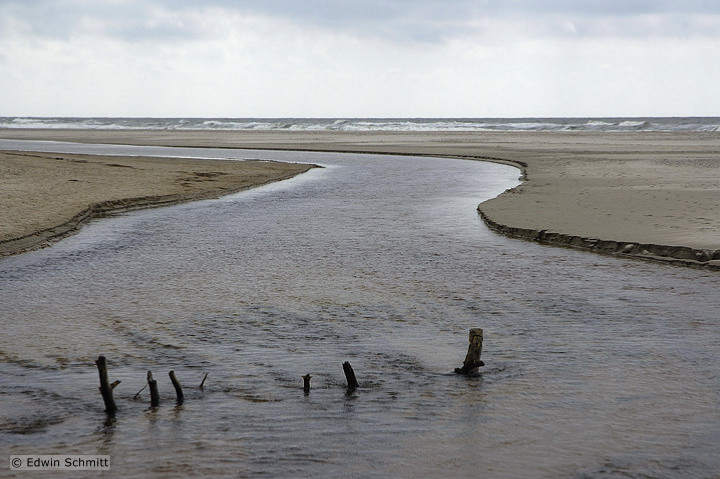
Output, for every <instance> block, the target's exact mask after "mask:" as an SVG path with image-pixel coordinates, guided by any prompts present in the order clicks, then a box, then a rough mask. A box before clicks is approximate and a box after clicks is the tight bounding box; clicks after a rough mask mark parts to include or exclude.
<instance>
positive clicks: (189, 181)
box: [0, 151, 312, 256]
mask: <svg viewBox="0 0 720 479" xmlns="http://www.w3.org/2000/svg"><path fill="white" fill-rule="evenodd" d="M311 167H312V166H310V165H301V164H292V163H279V162H264V161H243V162H237V161H221V160H217V161H213V160H187V159H168V158H136V157H103V156H92V155H68V154H47V153H17V152H1V151H0V191H2V196H0V256H3V255H8V254H15V253H20V252H23V251H28V250H31V249H36V248H38V247H42V246H44V245H46V244H48V243H49V242H52V241H55V240H57V239H59V238H62V237H64V236H67V235H68V234H71V233H73V232H74V231H76V230H77V229H78V228H79V227H80V226H81V225H82V224H84V223H85V222H87V221H89V220H91V219H93V218H97V217H100V216H104V215H107V214H110V213H114V212H118V211H123V210H130V209H138V208H147V207H153V206H162V205H169V204H175V203H180V202H184V201H192V200H199V199H207V198H216V197H219V196H223V195H227V194H230V193H234V192H237V191H240V190H242V189H245V188H250V187H253V186H258V185H261V184H265V183H268V182H271V181H277V180H282V179H286V178H289V177H291V176H293V175H296V174H298V173H302V172H304V171H307V170H308V169H310V168H311Z"/></svg>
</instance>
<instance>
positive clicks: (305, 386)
mask: <svg viewBox="0 0 720 479" xmlns="http://www.w3.org/2000/svg"><path fill="white" fill-rule="evenodd" d="M302 378H303V391H305V394H307V393H309V392H310V378H312V376H310V375H309V374H306V375H305V376H303V377H302Z"/></svg>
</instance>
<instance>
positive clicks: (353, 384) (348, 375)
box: [342, 361, 360, 389]
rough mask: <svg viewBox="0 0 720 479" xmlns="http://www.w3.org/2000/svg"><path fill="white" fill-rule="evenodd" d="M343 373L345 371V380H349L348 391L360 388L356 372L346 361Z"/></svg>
mask: <svg viewBox="0 0 720 479" xmlns="http://www.w3.org/2000/svg"><path fill="white" fill-rule="evenodd" d="M342 366H343V371H345V379H347V387H348V389H356V388H358V387H360V385H359V384H358V382H357V379H355V371H353V368H352V366H350V363H349V362H347V361H345V362H344V363H343V365H342Z"/></svg>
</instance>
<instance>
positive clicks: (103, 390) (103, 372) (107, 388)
mask: <svg viewBox="0 0 720 479" xmlns="http://www.w3.org/2000/svg"><path fill="white" fill-rule="evenodd" d="M95 364H96V365H97V368H98V375H99V376H100V394H102V398H103V401H104V402H105V412H106V413H107V414H108V415H110V416H113V415H114V414H115V413H116V412H117V406H116V405H115V399H114V398H113V389H115V386H117V385H118V384H120V381H115V382H113V383H112V384H110V381H109V380H108V373H107V361H106V360H105V356H100V357H98V358H97V360H96V361H95Z"/></svg>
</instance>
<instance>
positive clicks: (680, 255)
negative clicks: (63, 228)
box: [0, 130, 720, 269]
mask: <svg viewBox="0 0 720 479" xmlns="http://www.w3.org/2000/svg"><path fill="white" fill-rule="evenodd" d="M0 138H6V139H35V140H54V141H75V142H89V143H115V144H132V145H163V146H188V147H203V146H204V147H226V148H250V149H282V150H308V151H336V152H367V153H392V154H402V155H411V154H412V155H428V156H448V157H459V158H466V159H475V160H491V161H500V162H507V163H510V164H513V165H516V166H518V167H520V168H521V169H522V171H523V177H524V182H523V183H522V185H520V186H519V187H517V188H514V189H513V190H510V191H508V192H506V193H504V194H502V195H501V196H499V197H498V198H496V199H493V200H490V201H487V202H485V203H483V204H482V205H480V207H479V211H480V213H481V214H482V216H483V218H484V219H485V221H486V223H487V224H488V225H489V226H490V227H491V228H493V229H495V230H496V231H498V232H500V233H503V234H507V235H510V236H516V237H520V238H524V239H528V240H533V241H539V242H543V243H547V244H556V245H564V246H571V247H576V248H583V249H588V250H593V251H597V252H601V253H606V254H616V255H625V256H635V257H641V258H646V259H652V260H660V261H671V262H675V263H677V264H682V265H687V266H695V267H709V268H713V269H716V268H720V136H719V135H718V134H717V133H697V132H693V133H659V132H623V133H597V132H482V133H478V132H473V133H465V132H442V133H439V132H438V133H435V132H357V133H348V132H327V131H320V132H310V131H304V132H292V131H265V132H262V131H149V130H144V131H128V130H0ZM25 155H27V154H25ZM55 156H58V155H36V154H33V155H30V156H18V155H13V154H9V153H6V154H4V155H3V156H2V160H1V161H0V168H2V177H1V178H2V179H1V180H0V182H1V183H0V186H1V187H2V190H3V191H4V192H5V191H10V192H11V194H10V195H7V194H4V195H3V196H2V199H0V206H2V207H3V208H2V213H0V224H2V225H3V227H2V232H3V233H2V234H3V236H2V240H3V241H4V243H3V245H6V246H5V251H6V252H16V251H19V250H20V249H17V248H15V250H13V247H8V246H7V245H8V244H9V243H8V239H10V238H16V237H18V235H25V236H27V235H29V234H30V235H32V234H33V232H37V231H39V230H45V229H47V228H52V227H53V226H54V225H55V224H56V223H58V218H60V217H59V216H58V215H59V214H60V213H58V211H56V210H57V208H56V207H55V206H53V205H57V204H59V203H67V202H68V200H67V198H72V199H73V200H75V199H76V197H78V196H79V195H80V193H79V186H80V185H81V184H82V182H81V181H70V180H72V179H79V178H76V177H77V176H78V174H79V173H80V172H81V171H88V172H89V171H90V170H92V169H95V170H97V169H103V171H104V172H108V171H111V170H112V171H114V172H115V173H117V174H119V175H120V176H122V177H125V176H126V175H127V177H128V178H129V177H130V176H131V173H133V172H135V169H138V170H140V168H144V167H146V166H147V163H145V164H144V165H145V166H139V165H140V164H142V162H143V161H145V162H149V161H152V163H153V165H155V164H157V163H158V160H145V159H135V160H133V161H136V162H139V163H138V165H129V164H126V163H123V162H124V161H130V160H129V159H122V161H121V160H120V159H118V158H112V159H108V160H102V159H101V158H99V157H93V158H92V161H88V163H78V162H74V161H73V159H72V158H70V157H71V156H72V157H75V156H77V155H62V156H63V158H68V160H67V161H57V160H53V158H54V157H55ZM41 158H42V161H41V160H40V159H41ZM81 160H82V159H81ZM102 161H106V163H102ZM34 162H40V163H38V164H37V166H30V165H31V164H33V165H34V164H35V163H34ZM108 163H114V164H119V165H126V166H133V168H127V167H125V168H123V167H117V166H115V167H111V166H109V165H108ZM163 163H167V165H168V166H167V168H168V169H169V170H171V171H172V174H174V175H175V177H174V178H173V179H170V180H167V179H166V180H165V187H167V186H168V184H170V185H171V186H172V188H170V189H169V190H161V189H160V187H159V186H160V183H162V182H152V181H150V179H149V177H148V176H147V175H145V174H141V175H139V176H135V177H133V179H132V180H129V181H124V182H118V183H116V182H115V181H113V180H108V181H109V183H105V184H101V183H95V184H93V185H86V186H87V187H88V188H87V191H89V190H94V193H93V196H92V199H91V200H81V201H79V202H77V203H76V206H75V207H74V208H76V209H77V208H80V210H82V209H83V208H86V207H87V205H88V204H89V203H98V202H102V201H106V200H111V201H117V200H119V199H121V198H136V197H146V196H152V197H164V196H166V195H182V196H183V198H185V199H190V198H191V197H192V196H193V195H199V196H202V195H207V194H208V193H207V191H204V188H205V187H206V186H208V184H209V183H210V182H209V181H208V179H209V178H208V177H207V176H205V177H203V176H202V173H208V170H201V169H198V168H199V167H196V166H195V165H197V164H198V163H197V162H192V161H191V162H190V163H185V160H182V161H180V160H163ZM219 163H223V162H219ZM225 163H229V162H225ZM202 164H203V165H206V164H207V162H204V161H203V162H202ZM263 165H267V164H263ZM71 166H72V169H70V170H68V168H70V167H71ZM207 168H209V170H210V171H222V172H225V170H221V169H219V165H218V166H215V165H212V166H211V165H207ZM236 168H237V167H236ZM293 168H294V169H292V170H291V171H284V172H282V173H280V172H278V171H275V172H274V173H273V174H275V175H278V176H277V177H273V178H268V177H263V179H262V180H260V181H259V182H266V181H272V179H279V178H280V177H283V176H285V177H286V176H288V175H291V174H295V173H297V172H298V166H297V165H296V166H294V167H293ZM55 169H60V170H67V171H66V173H63V174H64V175H65V176H59V174H56V173H51V171H52V170H55ZM188 172H191V173H188ZM198 172H199V173H201V175H200V176H199V177H198V176H197V173H198ZM136 173H140V171H137V172H136ZM166 173H167V171H166ZM170 176H172V175H170ZM225 176H228V178H225ZM43 177H45V180H44V181H45V183H44V184H43V187H42V188H41V189H42V190H43V195H42V196H37V195H36V193H33V188H32V185H34V184H36V181H37V180H36V178H37V179H39V178H43ZM102 177H105V173H103V175H102ZM181 177H182V178H185V183H187V182H188V180H187V178H194V179H193V180H192V181H190V184H191V185H193V187H194V188H195V189H189V188H190V187H189V186H187V185H185V186H183V184H182V183H183V180H181V179H180V178H181ZM61 178H62V179H61ZM140 178H142V180H140ZM21 179H22V181H21ZM229 179H230V178H229V175H218V176H215V177H214V178H212V180H213V181H214V182H215V183H214V185H213V188H214V192H213V193H212V194H213V195H217V194H221V191H218V188H217V187H218V186H220V185H221V184H222V183H220V181H226V180H228V181H229ZM236 179H237V177H236ZM200 180H202V181H200ZM251 183H252V181H250V182H248V183H245V184H244V185H243V186H242V187H247V186H250V184H251ZM58 184H62V185H63V188H56V187H57V185H58ZM108 184H113V185H114V186H115V187H114V188H112V189H111V188H108ZM23 185H24V186H23ZM51 185H52V186H53V187H52V188H50V186H51ZM130 186H132V187H133V188H140V187H142V188H145V189H143V190H142V192H138V191H136V190H126V189H125V188H130ZM213 188H210V189H213ZM35 189H37V188H35ZM233 189H235V187H228V192H229V191H230V190H233ZM111 191H112V197H110V192H111ZM33 195H36V196H34V197H33V200H32V202H27V201H28V200H27V198H30V197H32V196H33ZM53 195H56V196H53ZM18 204H23V205H24V206H23V207H22V208H23V210H22V212H21V211H19V210H18V209H17V208H18ZM82 205H84V206H82ZM68 214H70V213H69V212H66V213H65V215H66V216H67V215H68ZM75 214H77V213H75ZM72 216H73V215H71V217H72ZM21 217H22V218H23V219H22V221H21V222H22V223H23V225H22V226H19V225H18V223H19V221H18V220H17V218H21ZM64 221H67V218H64ZM60 223H62V221H60ZM8 232H9V233H8Z"/></svg>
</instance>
